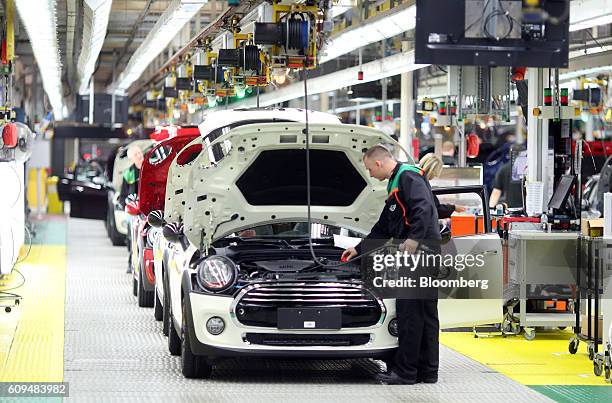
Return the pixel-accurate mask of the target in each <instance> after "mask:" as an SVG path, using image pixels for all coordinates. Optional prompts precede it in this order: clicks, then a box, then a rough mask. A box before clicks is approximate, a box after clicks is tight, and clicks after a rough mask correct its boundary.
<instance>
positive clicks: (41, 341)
mask: <svg viewBox="0 0 612 403" xmlns="http://www.w3.org/2000/svg"><path fill="white" fill-rule="evenodd" d="M17 269H18V270H19V271H20V272H21V273H22V274H23V275H24V276H25V279H26V283H25V285H24V286H23V287H21V288H19V289H17V290H14V292H15V293H18V294H21V295H22V296H23V300H22V302H21V305H19V307H17V308H16V309H14V310H13V312H11V313H8V314H7V313H4V312H0V382H11V381H18V382H61V381H62V380H63V377H64V301H65V293H66V247H65V246H55V245H54V246H48V245H33V246H32V250H31V251H30V254H29V256H28V258H27V259H26V260H25V261H24V262H22V263H20V264H18V266H17ZM11 277H12V279H9V281H5V282H3V283H6V284H2V285H0V291H2V290H3V289H6V288H10V287H11V285H12V284H15V283H19V282H20V279H21V277H20V276H19V275H18V274H17V273H15V271H13V274H12V275H11Z"/></svg>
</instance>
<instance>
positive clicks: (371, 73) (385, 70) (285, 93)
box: [233, 50, 428, 108]
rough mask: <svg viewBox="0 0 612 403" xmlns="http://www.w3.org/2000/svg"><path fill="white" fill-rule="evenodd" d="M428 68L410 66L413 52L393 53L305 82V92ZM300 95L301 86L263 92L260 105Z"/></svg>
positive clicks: (253, 102) (248, 103)
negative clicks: (361, 72)
mask: <svg viewBox="0 0 612 403" xmlns="http://www.w3.org/2000/svg"><path fill="white" fill-rule="evenodd" d="M426 66H428V65H427V64H415V63H414V50H410V51H408V52H402V53H397V54H395V55H393V56H388V57H385V58H382V59H378V60H374V61H372V62H368V63H365V64H363V65H361V66H355V67H350V68H348V69H344V70H340V71H336V72H334V73H330V74H326V75H323V76H319V77H314V78H310V79H308V93H309V94H310V95H314V94H320V93H323V92H331V91H335V90H338V89H340V88H344V87H349V86H351V85H357V84H363V83H367V82H371V81H376V80H380V79H382V78H386V77H392V76H396V75H398V74H402V73H407V72H410V71H414V70H418V69H420V68H423V67H426ZM360 70H361V71H363V73H364V74H363V80H359V79H358V76H357V73H358V72H359V71H360ZM303 96H304V84H303V83H301V82H299V83H294V84H290V85H287V86H285V87H282V88H279V89H277V90H275V91H271V92H267V93H265V94H262V95H261V96H260V97H259V105H260V106H270V105H274V104H278V103H281V102H285V101H289V100H292V99H298V98H301V97H303ZM256 102H257V101H256V100H255V99H252V98H249V99H245V100H243V101H239V102H236V103H234V104H233V107H234V108H243V107H246V108H248V107H253V106H256Z"/></svg>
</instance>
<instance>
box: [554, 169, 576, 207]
mask: <svg viewBox="0 0 612 403" xmlns="http://www.w3.org/2000/svg"><path fill="white" fill-rule="evenodd" d="M573 184H574V176H573V175H563V176H562V177H561V179H560V180H559V183H558V184H557V188H556V189H555V192H554V193H553V195H552V197H551V198H550V201H549V202H548V208H554V209H560V208H561V207H563V205H564V204H565V202H566V201H567V198H568V197H569V194H570V191H571V190H572V185H573Z"/></svg>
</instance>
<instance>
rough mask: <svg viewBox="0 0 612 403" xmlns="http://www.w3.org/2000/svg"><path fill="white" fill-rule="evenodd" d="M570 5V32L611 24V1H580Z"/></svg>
mask: <svg viewBox="0 0 612 403" xmlns="http://www.w3.org/2000/svg"><path fill="white" fill-rule="evenodd" d="M570 4H571V5H570V27H569V30H570V32H574V31H579V30H581V29H587V28H592V27H596V26H598V25H605V24H610V23H612V0H581V1H572V2H570Z"/></svg>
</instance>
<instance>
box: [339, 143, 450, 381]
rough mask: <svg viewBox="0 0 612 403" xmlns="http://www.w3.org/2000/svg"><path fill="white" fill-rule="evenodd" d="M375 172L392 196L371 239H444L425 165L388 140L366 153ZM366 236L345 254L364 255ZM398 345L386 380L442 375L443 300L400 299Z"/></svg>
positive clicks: (411, 244) (405, 242) (412, 248)
mask: <svg viewBox="0 0 612 403" xmlns="http://www.w3.org/2000/svg"><path fill="white" fill-rule="evenodd" d="M363 161H364V164H365V166H366V168H367V170H368V171H369V173H370V176H371V177H373V178H376V179H378V180H380V181H384V180H389V184H388V186H387V193H388V197H387V200H386V202H385V206H384V208H383V211H382V213H381V214H380V218H379V219H378V222H377V223H376V224H375V225H374V227H372V230H371V232H370V234H369V235H368V236H367V237H366V240H382V239H390V238H393V239H394V240H398V241H401V242H402V243H401V245H400V250H402V251H405V252H407V253H415V252H416V250H417V248H418V247H419V244H420V243H427V242H425V241H429V243H430V242H431V241H432V240H433V241H436V242H437V241H438V240H439V239H440V233H439V227H438V214H437V212H436V204H435V201H434V196H433V194H432V192H431V187H430V186H429V181H428V180H427V178H426V177H425V176H424V174H423V171H422V170H421V169H420V168H418V167H416V166H414V165H408V164H401V163H398V162H397V161H395V160H394V159H393V156H392V154H391V153H390V152H389V150H387V149H386V148H385V147H384V146H382V145H378V146H374V147H372V148H370V149H369V150H368V151H367V152H366V154H365V155H364V158H363ZM363 243H364V242H363V241H362V242H361V243H360V244H359V245H357V246H356V247H355V248H348V249H346V250H345V251H344V252H343V254H342V259H343V260H347V259H351V258H354V257H355V256H357V255H358V254H359V255H361V254H362V252H364V250H362V249H365V248H363V246H362V244H363ZM396 315H397V320H398V331H399V346H398V349H397V353H396V355H395V357H394V365H393V368H392V369H391V370H388V372H387V373H384V374H379V375H378V379H379V380H380V381H382V382H384V383H387V384H394V385H413V384H415V383H417V382H425V383H435V382H437V380H438V352H439V345H438V339H439V330H440V324H439V321H438V301H437V298H436V296H434V295H433V294H430V297H428V298H421V299H404V298H398V299H397V300H396Z"/></svg>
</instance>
